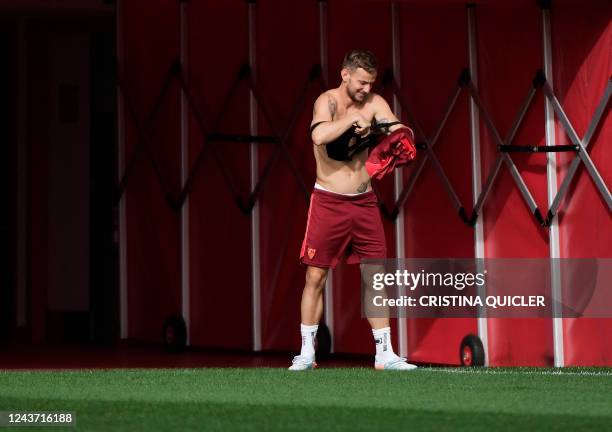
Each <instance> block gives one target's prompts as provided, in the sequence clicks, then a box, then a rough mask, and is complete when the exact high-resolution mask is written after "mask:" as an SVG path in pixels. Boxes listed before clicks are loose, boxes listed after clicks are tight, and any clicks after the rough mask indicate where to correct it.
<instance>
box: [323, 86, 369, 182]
mask: <svg viewBox="0 0 612 432" xmlns="http://www.w3.org/2000/svg"><path fill="white" fill-rule="evenodd" d="M337 92H338V89H332V90H328V91H327V92H326V94H327V95H328V97H330V98H332V101H334V105H335V107H334V111H335V112H332V120H339V119H342V118H344V117H345V116H347V115H351V114H354V112H356V111H357V112H360V113H361V114H362V115H363V117H365V118H366V119H368V120H370V121H372V120H373V119H374V107H373V106H372V103H371V100H372V96H373V94H370V95H369V97H368V98H367V99H366V101H365V102H364V103H363V104H360V105H352V106H350V107H348V108H346V107H343V106H341V105H340V104H338V103H337V101H338V100H339V99H340V98H339V97H338V95H337ZM351 141H353V140H351ZM353 144H354V142H350V143H349V145H353ZM313 147H314V156H315V161H316V163H317V183H318V184H319V185H321V186H322V187H324V188H325V189H327V190H329V191H332V192H336V193H342V194H354V193H360V192H366V191H369V190H371V186H370V183H369V180H370V177H369V175H368V173H367V171H366V169H365V162H366V160H367V158H368V152H367V151H363V152H361V153H359V154H356V155H355V156H353V157H352V158H351V160H348V161H338V160H334V159H332V158H330V157H329V156H328V154H327V148H326V147H327V146H325V145H322V146H313Z"/></svg>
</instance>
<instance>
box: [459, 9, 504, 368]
mask: <svg viewBox="0 0 612 432" xmlns="http://www.w3.org/2000/svg"><path fill="white" fill-rule="evenodd" d="M474 9H475V6H473V5H469V6H468V7H467V19H468V56H469V63H470V76H471V79H472V84H473V85H474V88H475V89H476V90H477V89H478V51H477V48H476V16H475V13H474V12H475V11H474ZM470 137H471V146H472V197H473V203H474V207H476V205H477V201H478V197H479V196H480V192H481V191H482V173H481V161H480V116H479V112H478V106H477V105H476V102H475V101H474V99H473V98H470ZM499 165H500V164H498V167H499ZM483 221H484V218H483V217H479V218H478V219H476V223H475V225H474V257H475V258H476V260H477V261H476V262H477V267H476V269H477V271H478V272H482V271H483V270H484V269H483V268H482V267H483V266H482V261H481V260H482V259H484V258H485V250H484V222H483ZM483 290H484V288H483ZM480 294H484V292H483V293H480ZM488 334H489V333H488V327H487V318H486V317H484V316H479V317H478V336H479V337H480V340H481V341H482V346H483V348H484V355H485V366H488V365H489V342H488V341H489V336H488Z"/></svg>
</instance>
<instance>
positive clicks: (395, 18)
mask: <svg viewBox="0 0 612 432" xmlns="http://www.w3.org/2000/svg"><path fill="white" fill-rule="evenodd" d="M400 47H401V39H400V25H399V5H398V4H397V3H391V56H392V62H393V64H392V66H393V78H394V79H395V83H396V84H397V87H398V89H399V88H401V79H400V76H401V68H400ZM393 112H394V113H395V116H396V117H397V118H398V119H400V120H401V118H402V107H401V104H400V101H399V98H398V97H397V95H395V94H394V95H393ZM394 173H395V175H394V178H393V197H394V199H395V201H396V202H397V201H398V200H399V197H400V194H401V193H402V189H403V187H404V176H403V171H402V170H400V169H396V170H394ZM404 224H405V218H404V206H403V205H402V206H400V207H399V213H398V214H397V218H396V219H395V256H396V257H397V258H398V259H399V260H403V259H404V258H406V237H405V231H404ZM400 262H401V261H400ZM401 289H404V287H402V288H401ZM398 294H399V295H400V296H402V295H404V293H403V292H400V293H398ZM397 340H398V345H399V346H398V351H399V355H400V356H401V357H406V358H408V328H407V320H406V318H400V317H398V318H397Z"/></svg>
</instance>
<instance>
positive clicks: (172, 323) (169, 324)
mask: <svg viewBox="0 0 612 432" xmlns="http://www.w3.org/2000/svg"><path fill="white" fill-rule="evenodd" d="M162 341H163V343H164V348H165V349H166V350H167V351H170V352H180V351H183V350H184V349H185V346H186V345H187V326H186V325H185V320H184V319H183V317H182V316H180V315H172V316H170V317H168V318H167V319H166V321H165V322H164V329H163V334H162Z"/></svg>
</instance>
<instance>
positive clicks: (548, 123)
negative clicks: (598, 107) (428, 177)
mask: <svg viewBox="0 0 612 432" xmlns="http://www.w3.org/2000/svg"><path fill="white" fill-rule="evenodd" d="M542 38H543V44H544V73H545V75H546V80H547V81H548V82H549V84H550V85H551V86H552V83H553V70H552V44H551V36H550V10H549V9H548V8H543V9H542ZM544 103H545V105H544V116H545V120H544V121H545V123H544V126H545V134H546V145H547V146H553V145H555V113H554V110H553V106H552V103H551V102H550V100H549V99H548V98H545V101H544ZM546 180H547V185H548V187H547V196H548V205H549V206H550V205H551V204H552V203H553V201H554V199H555V196H556V195H557V155H556V153H547V154H546ZM549 237H550V258H551V259H550V265H551V268H550V270H551V288H552V302H553V349H554V364H555V367H563V366H564V364H565V359H564V352H563V351H564V350H563V319H562V318H560V315H558V312H559V311H558V309H559V305H561V300H562V298H561V277H560V268H559V259H558V258H559V257H560V251H559V220H558V218H557V217H556V216H555V217H554V218H553V219H552V221H551V224H550V236H549Z"/></svg>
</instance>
